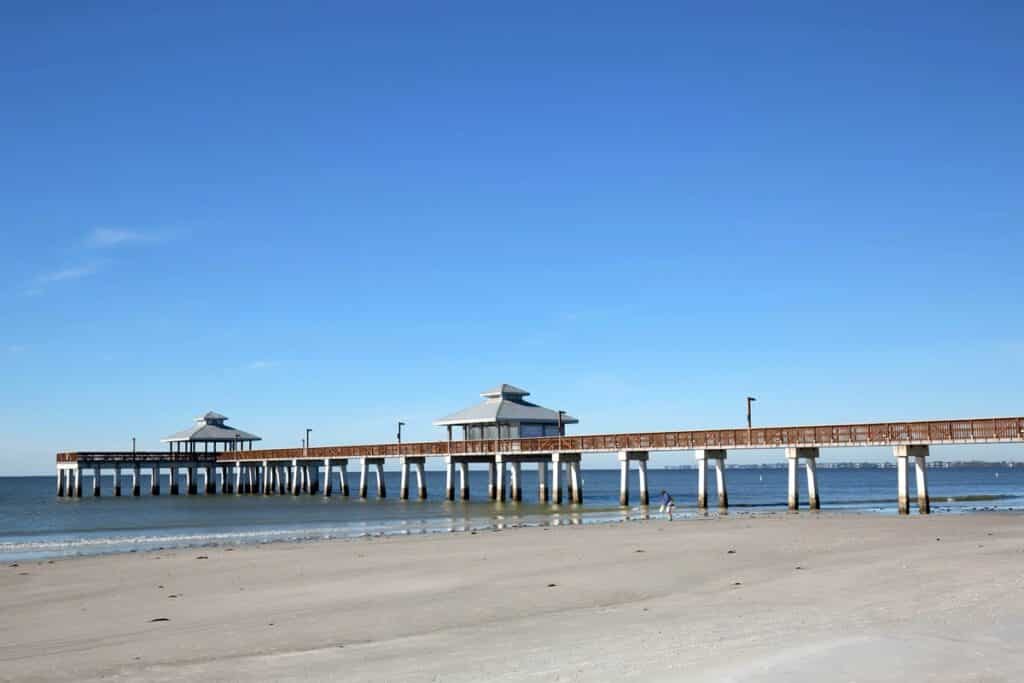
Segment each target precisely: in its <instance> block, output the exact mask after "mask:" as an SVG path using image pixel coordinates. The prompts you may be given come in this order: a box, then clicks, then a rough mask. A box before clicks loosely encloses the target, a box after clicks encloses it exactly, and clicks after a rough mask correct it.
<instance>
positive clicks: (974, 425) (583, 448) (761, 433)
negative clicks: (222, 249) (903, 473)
mask: <svg viewBox="0 0 1024 683" xmlns="http://www.w3.org/2000/svg"><path fill="white" fill-rule="evenodd" d="M995 442H1004V443H1008V442H1024V417H1001V418H985V419H967V420H934V421H923V422H879V423H866V424H847V425H817V426H804V427H755V428H753V429H742V428H741V429H710V430H685V431H675V432H637V433H625V434H590V435H581V436H562V437H556V436H546V437H534V438H528V439H482V440H472V441H455V440H453V441H424V442H412V443H402V444H398V443H391V444H364V445H351V446H320V447H315V448H310V449H308V450H306V451H304V450H303V449H302V448H277V449H265V450H255V451H239V452H226V453H218V454H217V459H218V460H221V461H235V460H290V459H295V458H309V459H313V458H317V459H319V458H362V457H382V458H383V457H398V456H446V455H484V454H491V455H493V454H495V453H508V454H531V453H553V452H602V451H606V452H607V451H620V450H645V451H652V450H665V451H672V450H694V449H700V448H732V449H736V448H743V449H748V448H784V447H787V446H802V447H803V446H806V447H841V446H898V445H905V444H922V445H923V444H935V445H941V444H970V443H995ZM164 455H166V454H164Z"/></svg>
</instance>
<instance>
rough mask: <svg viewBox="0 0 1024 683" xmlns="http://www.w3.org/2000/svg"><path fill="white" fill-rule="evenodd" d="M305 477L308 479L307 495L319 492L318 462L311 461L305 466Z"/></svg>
mask: <svg viewBox="0 0 1024 683" xmlns="http://www.w3.org/2000/svg"><path fill="white" fill-rule="evenodd" d="M306 472H307V473H308V474H307V475H306V479H307V480H308V481H309V495H311V496H315V495H316V494H318V493H320V463H318V462H315V461H314V462H311V463H309V464H308V465H307V466H306Z"/></svg>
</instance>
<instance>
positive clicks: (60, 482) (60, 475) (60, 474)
mask: <svg viewBox="0 0 1024 683" xmlns="http://www.w3.org/2000/svg"><path fill="white" fill-rule="evenodd" d="M64 479H65V476H64V469H63V468H61V467H58V468H57V497H58V498H63V497H64Z"/></svg>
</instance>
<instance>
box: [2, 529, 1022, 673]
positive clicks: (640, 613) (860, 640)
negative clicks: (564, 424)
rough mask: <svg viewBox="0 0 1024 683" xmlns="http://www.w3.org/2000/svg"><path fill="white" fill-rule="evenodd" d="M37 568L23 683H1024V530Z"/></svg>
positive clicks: (693, 534) (625, 540) (20, 598)
mask: <svg viewBox="0 0 1024 683" xmlns="http://www.w3.org/2000/svg"><path fill="white" fill-rule="evenodd" d="M200 558H205V559H200ZM18 565H19V566H17V567H11V566H6V565H5V566H2V567H0V615H2V618H0V678H2V679H4V680H69V679H95V678H112V677H113V678H122V679H143V678H144V679H147V680H177V679H182V678H192V677H200V676H202V677H203V678H204V679H206V680H242V679H245V680H287V679H294V680H298V679H310V678H312V679H321V680H328V679H330V680H338V679H344V680H361V681H363V680H414V681H433V680H443V681H478V680H503V681H519V680H529V681H564V680H593V681H606V680H613V679H636V680H641V679H642V680H655V681H661V680H663V681H679V680H694V681H697V680H701V681H707V680H723V681H730V680H737V681H740V680H742V681H774V680H781V679H784V678H796V677H801V678H802V677H807V676H811V677H818V678H819V679H820V680H839V681H853V680H857V681H875V680H893V681H895V680H903V679H906V678H908V677H909V678H913V679H914V680H918V681H931V680H935V681H964V680H984V681H1002V680H1005V681H1012V680H1024V646H1022V645H1021V642H1022V638H1024V516H1021V515H1017V514H973V515H945V516H942V515H933V516H931V517H918V516H912V517H909V518H898V517H884V516H875V515H852V514H846V515H843V514H821V515H817V514H808V513H801V514H799V515H788V514H778V515H766V516H757V517H749V516H731V517H727V518H723V519H718V518H715V517H710V518H707V519H697V520H684V521H676V522H674V523H667V522H663V521H650V522H637V523H620V524H607V525H593V526H586V527H558V528H525V529H507V530H503V531H498V532H479V533H476V534H468V533H461V534H447V535H435V536H417V537H398V538H376V539H363V540H356V541H327V542H320V543H304V544H284V543H282V544H273V545H266V546H251V547H244V546H242V547H235V548H225V547H218V548H204V549H200V550H187V551H186V550H180V551H160V552H154V553H137V554H127V555H117V556H106V557H91V558H79V559H71V560H58V561H55V562H53V563H48V562H45V561H44V562H41V563H39V562H20V563H18Z"/></svg>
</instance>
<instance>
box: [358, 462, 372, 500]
mask: <svg viewBox="0 0 1024 683" xmlns="http://www.w3.org/2000/svg"><path fill="white" fill-rule="evenodd" d="M369 467H370V465H369V464H368V463H367V462H366V458H365V457H364V458H360V459H359V497H360V498H366V487H367V479H368V478H369Z"/></svg>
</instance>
